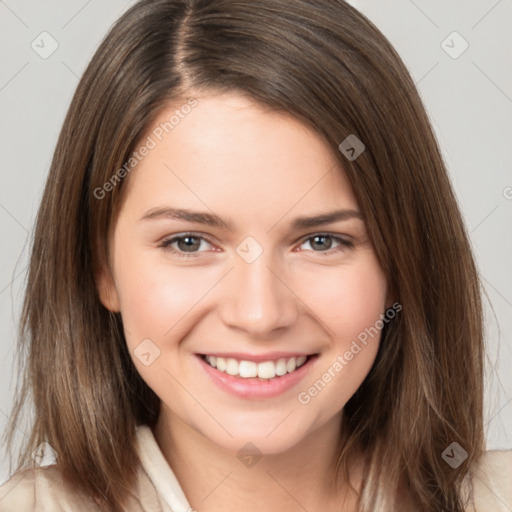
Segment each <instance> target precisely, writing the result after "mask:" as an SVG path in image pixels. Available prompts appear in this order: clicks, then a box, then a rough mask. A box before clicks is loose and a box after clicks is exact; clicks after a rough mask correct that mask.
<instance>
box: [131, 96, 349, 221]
mask: <svg viewBox="0 0 512 512" xmlns="http://www.w3.org/2000/svg"><path fill="white" fill-rule="evenodd" d="M184 101H185V100H184ZM184 101H183V102H182V103H180V102H173V104H172V105H169V106H168V108H165V109H164V110H162V111H161V112H160V113H159V115H158V117H157V118H156V119H155V120H154V122H153V124H152V126H151V127H150V129H149V130H148V132H147V134H146V135H145V136H144V137H143V139H142V143H149V140H151V142H150V143H149V144H150V145H151V146H152V148H151V149H150V151H148V152H147V154H146V156H145V157H144V158H143V159H142V160H141V162H140V163H139V164H138V166H137V167H136V168H135V169H134V171H132V174H131V175H130V180H129V184H127V185H128V188H127V190H126V191H125V193H126V194H127V196H128V198H127V200H128V202H129V203H130V204H131V205H132V206H133V207H135V208H137V209H138V210H141V209H144V208H150V207H155V206H160V205H165V204H169V203H172V205H173V206H178V207H192V206H194V207H201V209H203V210H204V209H205V206H208V207H210V208H213V209H222V210H223V211H227V210H231V209H236V210H237V211H238V213H239V214H240V215H241V214H243V210H248V211H252V212H254V211H255V210H256V211H260V212H262V211H264V210H269V209H273V210H281V211H282V212H284V211H285V210H289V209H290V208H292V207H294V205H299V203H300V206H301V207H304V208H308V207H312V208H317V207H319V206H324V205H330V206H341V207H345V208H357V204H356V201H355V198H354V196H353V193H352V190H351V187H350V184H349V182H348V180H347V178H346V176H345V174H344V172H343V169H342V168H341V165H340V163H339V160H338V158H337V155H336V153H335V152H333V150H332V149H331V148H330V147H329V146H328V144H327V143H326V142H325V141H324V140H323V139H322V137H320V135H318V134H317V133H316V132H315V131H313V130H312V129H311V128H309V127H307V126H306V125H305V124H303V123H301V122H300V121H298V120H297V119H296V118H294V117H292V116H291V115H289V114H286V113H282V112H276V111H271V110H270V109H269V108H268V107H266V106H263V105H260V104H257V103H255V102H253V101H252V100H250V99H248V98H247V97H245V96H243V95H239V94H216V95H212V94H210V95H198V96H196V101H197V103H196V105H195V106H194V107H193V108H190V109H185V108H181V107H182V106H183V105H184ZM277 213H278V211H274V212H273V213H272V215H274V216H275V215H276V214H277Z"/></svg>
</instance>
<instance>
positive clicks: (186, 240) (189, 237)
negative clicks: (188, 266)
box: [159, 233, 211, 258]
mask: <svg viewBox="0 0 512 512" xmlns="http://www.w3.org/2000/svg"><path fill="white" fill-rule="evenodd" d="M174 244H176V246H175V247H173V245H174ZM204 244H208V245H211V244H210V242H209V241H208V240H207V239H206V238H205V237H204V236H201V235H198V234H197V233H184V234H183V235H178V236H174V237H172V238H169V239H167V240H163V241H162V242H161V244H160V245H159V247H163V248H164V249H167V250H169V251H171V252H172V253H174V254H176V255H177V256H179V257H181V258H190V257H192V258H193V257H195V256H196V255H197V253H200V252H204V251H200V250H199V249H200V248H201V247H202V246H204Z"/></svg>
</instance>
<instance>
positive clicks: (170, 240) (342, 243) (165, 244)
mask: <svg viewBox="0 0 512 512" xmlns="http://www.w3.org/2000/svg"><path fill="white" fill-rule="evenodd" d="M317 236H320V237H321V236H325V237H330V238H332V239H333V240H336V241H338V242H339V245H338V246H337V247H334V248H330V249H327V250H325V251H309V252H313V253H317V254H320V255H325V256H328V255H332V254H335V253H337V252H338V251H341V250H343V249H349V248H352V247H353V246H354V245H355V243H354V242H352V241H351V240H347V238H345V237H346V235H342V234H337V233H329V232H325V231H318V232H314V233H310V234H307V235H304V236H302V237H301V238H300V239H299V240H298V241H296V242H295V243H294V245H295V244H298V245H299V246H300V245H302V244H303V243H304V242H307V241H308V240H311V239H313V238H315V237H317ZM186 237H191V238H197V239H199V240H201V241H205V242H207V243H209V244H210V245H215V244H214V243H213V242H212V241H211V240H210V239H209V237H208V236H207V235H204V234H202V233H199V232H193V231H190V232H183V233H177V234H174V235H172V236H170V237H167V238H164V239H163V240H161V242H160V243H159V245H158V246H159V247H161V248H163V249H167V250H169V251H170V252H172V253H174V254H177V255H178V257H184V258H193V257H197V256H200V255H201V254H202V253H204V252H208V251H198V252H185V251H180V250H177V249H175V248H173V247H171V244H174V243H175V242H177V241H179V240H181V239H183V238H186ZM216 252H218V251H216Z"/></svg>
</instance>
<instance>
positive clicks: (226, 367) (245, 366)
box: [199, 354, 316, 381]
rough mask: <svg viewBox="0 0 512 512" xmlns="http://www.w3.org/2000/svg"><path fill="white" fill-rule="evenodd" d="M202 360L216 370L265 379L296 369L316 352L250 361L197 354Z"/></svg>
mask: <svg viewBox="0 0 512 512" xmlns="http://www.w3.org/2000/svg"><path fill="white" fill-rule="evenodd" d="M199 356H200V357H201V358H202V359H203V361H204V362H205V363H206V364H208V365H209V366H211V367H212V368H215V369H216V370H217V371H219V372H222V373H226V374H227V375H231V376H233V377H239V378H241V379H257V380H260V381H267V380H270V379H276V378H279V377H283V376H284V375H287V374H289V373H293V372H295V371H297V370H298V369H299V368H300V367H302V366H303V365H305V364H306V363H307V362H308V360H309V359H311V358H312V357H315V356H316V354H311V355H307V356H306V355H301V356H298V357H280V358H278V359H269V360H266V361H260V362H256V361H250V360H248V359H236V358H234V357H220V356H212V355H206V354H199Z"/></svg>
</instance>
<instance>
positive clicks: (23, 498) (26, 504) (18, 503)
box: [0, 466, 94, 512]
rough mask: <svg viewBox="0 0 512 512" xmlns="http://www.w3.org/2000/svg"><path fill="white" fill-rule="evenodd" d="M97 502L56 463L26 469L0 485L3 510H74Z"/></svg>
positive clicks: (28, 511) (29, 511)
mask: <svg viewBox="0 0 512 512" xmlns="http://www.w3.org/2000/svg"><path fill="white" fill-rule="evenodd" d="M91 506H93V504H92V503H91V502H90V501H89V500H88V499H87V498H86V497H85V496H83V495H82V494H80V493H78V492H77V491H76V490H74V489H73V488H72V487H71V486H70V485H69V484H67V483H66V481H65V479H64V478H63V476H62V473H61V471H60V470H59V469H58V468H57V467H56V466H48V467H45V468H34V469H24V470H22V471H19V472H17V473H15V474H14V475H13V476H12V477H11V478H10V479H9V480H7V482H5V483H4V484H2V485H1V486H0V512H35V511H36V510H37V511H38V512H47V511H48V512H49V511H52V512H71V511H74V510H77V509H79V508H77V507H85V508H82V510H90V511H91V512H92V511H93V510H94V509H92V508H91Z"/></svg>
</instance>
